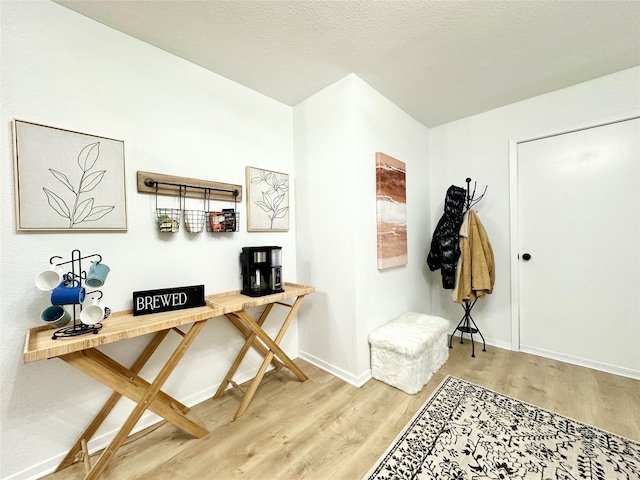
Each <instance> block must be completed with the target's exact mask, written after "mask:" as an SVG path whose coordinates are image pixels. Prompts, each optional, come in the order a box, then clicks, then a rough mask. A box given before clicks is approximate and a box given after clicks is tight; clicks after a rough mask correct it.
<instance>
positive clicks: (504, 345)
mask: <svg viewBox="0 0 640 480" xmlns="http://www.w3.org/2000/svg"><path fill="white" fill-rule="evenodd" d="M473 341H474V343H475V346H476V352H477V351H478V345H480V351H482V337H480V335H478V334H477V333H476V334H474V335H473ZM456 342H457V343H458V345H460V335H453V341H452V343H451V345H452V346H453V348H455V347H456ZM485 343H486V344H487V345H491V346H492V347H498V348H502V349H503V350H511V343H509V342H505V341H503V340H496V339H495V338H488V337H487V338H485ZM464 344H465V345H469V348H471V338H470V337H469V334H468V333H465V334H464Z"/></svg>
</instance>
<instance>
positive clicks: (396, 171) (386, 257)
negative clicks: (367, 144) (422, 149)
mask: <svg viewBox="0 0 640 480" xmlns="http://www.w3.org/2000/svg"><path fill="white" fill-rule="evenodd" d="M406 177H407V174H406V165H405V163H404V162H401V161H400V160H397V159H395V158H393V157H390V156H389V155H385V154H384V153H381V152H377V153H376V211H377V225H378V270H383V269H385V268H391V267H397V266H400V265H406V264H407V188H406V185H407V184H406Z"/></svg>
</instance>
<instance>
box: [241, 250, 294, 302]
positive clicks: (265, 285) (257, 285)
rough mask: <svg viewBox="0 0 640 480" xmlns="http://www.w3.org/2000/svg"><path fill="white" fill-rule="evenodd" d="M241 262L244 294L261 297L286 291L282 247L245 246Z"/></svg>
mask: <svg viewBox="0 0 640 480" xmlns="http://www.w3.org/2000/svg"><path fill="white" fill-rule="evenodd" d="M240 264H241V268H242V294H243V295H248V296H250V297H261V296H263V295H269V294H272V293H278V292H284V290H283V288H282V247H243V248H242V253H241V254H240Z"/></svg>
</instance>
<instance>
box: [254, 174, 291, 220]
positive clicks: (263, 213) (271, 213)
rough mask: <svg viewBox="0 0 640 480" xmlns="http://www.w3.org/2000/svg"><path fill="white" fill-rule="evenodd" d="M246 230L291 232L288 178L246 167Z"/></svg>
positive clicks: (283, 175) (284, 175)
mask: <svg viewBox="0 0 640 480" xmlns="http://www.w3.org/2000/svg"><path fill="white" fill-rule="evenodd" d="M246 175H247V230H249V231H250V232H286V231H288V230H289V175H287V174H286V173H279V172H272V171H271V170H264V169H261V168H256V167H247V168H246Z"/></svg>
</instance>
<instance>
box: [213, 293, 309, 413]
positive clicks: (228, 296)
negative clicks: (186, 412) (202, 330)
mask: <svg viewBox="0 0 640 480" xmlns="http://www.w3.org/2000/svg"><path fill="white" fill-rule="evenodd" d="M313 291H314V288H313V287H308V286H305V285H297V284H292V283H285V284H284V292H281V293H275V294H271V295H265V296H263V297H248V296H246V295H241V294H240V293H239V292H231V293H225V294H218V295H210V296H208V297H206V300H207V303H208V304H209V305H211V306H212V307H216V308H221V309H222V311H223V312H224V314H225V317H227V318H228V319H229V321H230V322H231V323H232V324H233V325H234V326H235V327H236V328H237V329H238V331H239V332H240V333H241V334H242V335H243V336H244V337H245V342H244V345H243V346H242V348H241V349H240V351H239V352H238V355H237V357H236V359H235V361H234V362H233V364H232V365H231V368H230V369H229V371H228V372H227V374H226V376H225V378H224V380H223V381H222V383H221V384H220V387H219V388H218V391H217V392H216V394H215V395H214V398H216V397H219V396H220V395H222V394H223V393H224V392H225V390H226V389H227V386H228V385H229V384H231V385H232V386H234V387H238V385H237V384H236V383H235V382H234V381H233V376H234V375H235V373H236V371H237V370H238V367H239V366H240V364H241V363H242V360H243V359H244V357H245V355H246V354H247V352H248V351H249V349H250V348H251V347H252V346H253V347H254V348H256V350H258V351H259V352H260V353H261V354H262V355H263V356H264V360H263V361H262V364H261V365H260V368H259V369H258V372H257V373H256V376H255V377H254V379H253V380H252V381H251V384H250V385H249V388H248V389H247V390H246V392H244V398H243V399H242V402H241V404H240V407H239V408H238V410H237V412H236V414H235V416H234V419H237V418H238V417H240V416H241V415H242V414H244V413H245V412H246V410H247V408H248V407H249V404H250V403H251V400H252V399H253V396H254V395H255V393H256V390H257V389H258V386H259V385H260V382H261V381H262V378H263V377H264V375H265V373H266V371H267V368H268V367H269V365H270V364H273V365H274V366H275V367H276V368H281V367H282V366H285V367H287V368H289V369H290V370H291V371H292V372H293V373H294V374H295V376H296V377H298V379H299V380H300V381H301V382H304V381H306V380H307V379H308V377H307V376H306V375H305V373H304V372H303V371H302V370H301V369H300V367H298V366H297V365H296V364H295V363H294V362H293V360H291V358H289V356H288V355H287V354H286V353H285V352H284V351H283V350H282V348H280V346H279V344H280V342H281V341H282V339H283V338H284V336H285V334H286V332H287V329H288V328H289V325H291V322H292V321H293V319H294V317H295V315H296V313H297V311H298V308H300V304H301V302H302V299H303V298H304V297H305V296H306V295H307V294H309V293H311V292H313ZM294 297H295V300H294V301H293V303H292V304H288V303H284V302H282V301H281V300H286V299H289V298H294ZM262 305H264V306H265V308H264V310H263V311H262V313H261V315H260V317H259V318H258V320H254V319H253V317H252V316H251V315H250V314H249V313H248V312H247V309H249V308H252V307H259V306H262ZM274 305H281V306H284V307H286V308H289V309H290V310H289V313H288V314H287V316H286V318H285V319H284V322H283V323H282V326H281V327H280V330H279V331H278V334H277V335H276V336H275V338H273V339H272V338H271V337H270V336H269V334H268V333H267V332H265V330H264V329H263V328H262V325H263V324H264V322H265V320H266V319H267V317H268V316H269V313H271V310H272V308H273V307H274Z"/></svg>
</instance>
